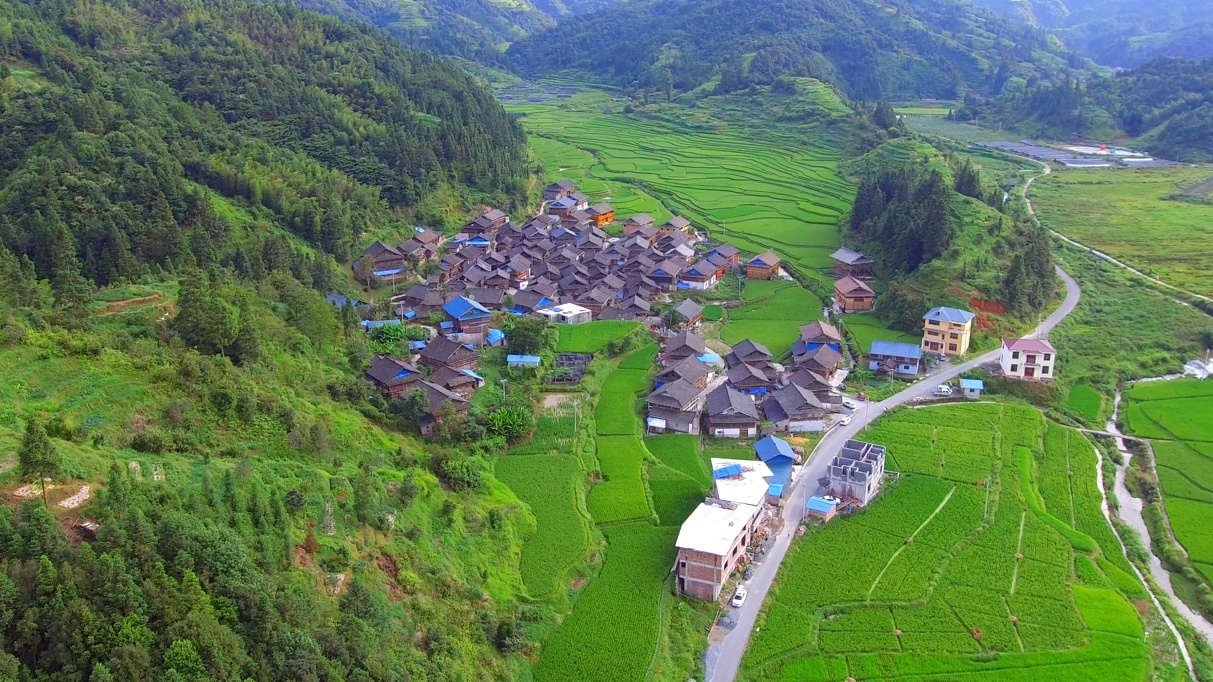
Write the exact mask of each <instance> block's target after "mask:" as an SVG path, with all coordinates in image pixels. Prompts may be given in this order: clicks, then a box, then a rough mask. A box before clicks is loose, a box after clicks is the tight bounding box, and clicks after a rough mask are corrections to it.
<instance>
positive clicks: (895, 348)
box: [868, 341, 922, 360]
mask: <svg viewBox="0 0 1213 682" xmlns="http://www.w3.org/2000/svg"><path fill="white" fill-rule="evenodd" d="M868 355H891V356H893V357H897V358H913V359H915V360H920V359H922V348H921V347H920V346H918V345H917V344H913V343H901V342H898V341H873V342H872V347H871V349H870V350H869V351H868Z"/></svg>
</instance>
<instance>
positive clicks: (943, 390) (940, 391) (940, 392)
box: [935, 384, 952, 397]
mask: <svg viewBox="0 0 1213 682" xmlns="http://www.w3.org/2000/svg"><path fill="white" fill-rule="evenodd" d="M935 395H937V396H942V397H947V396H950V395H952V387H951V386H949V385H947V384H940V385H939V386H938V387H937V388H936V389H935Z"/></svg>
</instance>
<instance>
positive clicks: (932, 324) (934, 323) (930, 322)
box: [927, 320, 939, 327]
mask: <svg viewBox="0 0 1213 682" xmlns="http://www.w3.org/2000/svg"><path fill="white" fill-rule="evenodd" d="M927 324H929V325H931V326H932V327H938V326H939V320H931V321H929V322H927Z"/></svg>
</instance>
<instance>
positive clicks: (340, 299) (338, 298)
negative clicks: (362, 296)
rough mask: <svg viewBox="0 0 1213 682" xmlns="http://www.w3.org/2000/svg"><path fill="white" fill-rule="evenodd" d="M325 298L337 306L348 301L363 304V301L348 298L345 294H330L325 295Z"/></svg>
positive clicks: (352, 303) (351, 303) (353, 303)
mask: <svg viewBox="0 0 1213 682" xmlns="http://www.w3.org/2000/svg"><path fill="white" fill-rule="evenodd" d="M324 300H326V301H328V302H329V303H332V304H333V305H335V306H337V307H338V308H340V307H342V306H344V305H345V304H347V303H348V304H350V305H362V301H359V300H358V299H356V298H346V297H345V296H342V295H341V294H329V295H328V296H325V297H324Z"/></svg>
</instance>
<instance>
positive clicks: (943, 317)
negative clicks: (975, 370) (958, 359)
mask: <svg viewBox="0 0 1213 682" xmlns="http://www.w3.org/2000/svg"><path fill="white" fill-rule="evenodd" d="M973 317H974V315H973V313H971V312H969V311H967V310H958V309H956V308H945V307H943V306H937V307H934V308H931V309H930V310H929V311H928V312H927V314H926V315H923V316H922V319H923V320H924V323H923V326H922V349H923V351H925V352H927V353H934V354H936V355H942V356H945V357H946V356H956V355H964V354H965V353H967V352H969V341H970V339H972V337H973Z"/></svg>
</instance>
